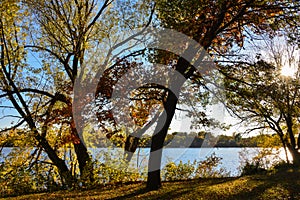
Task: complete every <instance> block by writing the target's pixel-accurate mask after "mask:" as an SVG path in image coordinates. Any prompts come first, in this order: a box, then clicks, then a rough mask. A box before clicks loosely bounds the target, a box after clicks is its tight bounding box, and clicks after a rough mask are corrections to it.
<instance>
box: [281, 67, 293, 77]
mask: <svg viewBox="0 0 300 200" xmlns="http://www.w3.org/2000/svg"><path fill="white" fill-rule="evenodd" d="M295 74H296V70H295V69H294V68H292V67H288V66H284V67H283V68H282V69H281V75H283V76H287V77H294V76H295Z"/></svg>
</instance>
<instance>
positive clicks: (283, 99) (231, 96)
mask: <svg viewBox="0 0 300 200" xmlns="http://www.w3.org/2000/svg"><path fill="white" fill-rule="evenodd" d="M287 33H288V32H285V34H287ZM275 41H279V42H275ZM265 44H267V45H265V46H264V50H263V51H262V53H263V54H265V56H264V57H261V56H260V55H259V54H258V55H257V57H256V59H255V60H254V61H253V62H249V63H248V62H241V63H240V64H236V65H231V66H227V67H224V70H225V71H226V74H227V75H228V76H227V78H226V89H227V91H228V92H227V103H228V106H229V107H230V108H231V109H232V110H233V111H234V113H235V114H236V115H237V116H239V117H240V119H241V120H242V121H244V122H246V123H247V124H251V123H253V124H254V125H255V126H254V128H253V129H255V130H256V129H271V130H272V131H274V132H275V133H276V134H277V135H278V136H279V138H280V141H281V144H282V145H283V147H284V149H286V148H287V149H288V150H289V152H290V153H291V155H292V158H293V163H294V164H295V165H299V164H300V153H299V151H298V149H297V143H296V139H295V137H296V136H297V134H298V127H299V101H300V96H299V87H300V85H299V81H298V78H299V69H300V68H299V67H300V65H299V47H298V46H297V45H295V44H293V43H289V42H288V41H287V37H286V36H282V37H275V38H274V39H268V38H266V39H265ZM267 55H270V56H267ZM287 72H288V74H287ZM291 72H292V73H291Z"/></svg>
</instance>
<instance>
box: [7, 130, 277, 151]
mask: <svg viewBox="0 0 300 200" xmlns="http://www.w3.org/2000/svg"><path fill="white" fill-rule="evenodd" d="M7 134H8V135H11V136H13V137H10V138H11V140H9V141H7V140H6V142H5V143H2V144H1V146H2V147H16V146H18V140H14V139H13V138H15V137H16V135H19V136H20V135H22V131H20V130H19V131H16V132H10V133H7ZM8 135H7V136H8ZM123 139H124V138H122V137H116V139H115V144H117V146H120V147H121V146H122V145H123V144H124V143H123V142H122V140H123ZM150 139H151V138H150V136H149V137H145V138H143V142H141V143H140V145H139V147H145V148H149V147H150V145H151V140H150ZM94 142H95V143H94V144H93V146H94V147H109V146H110V144H109V143H108V142H107V140H106V138H104V137H103V138H99V140H98V141H94ZM266 143H269V144H270V145H269V146H280V145H281V144H280V140H278V136H277V135H275V134H273V135H266V134H259V135H256V136H249V137H243V135H242V134H241V133H237V134H235V133H234V134H232V135H213V134H212V133H210V132H205V131H200V132H198V133H197V132H191V133H187V132H173V133H171V134H168V135H167V137H166V140H165V143H164V146H165V147H166V148H168V147H170V148H180V147H190V148H200V147H261V146H262V145H263V144H266ZM28 145H29V146H32V145H33V143H31V144H30V143H28Z"/></svg>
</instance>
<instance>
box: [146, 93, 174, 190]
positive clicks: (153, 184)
mask: <svg viewBox="0 0 300 200" xmlns="http://www.w3.org/2000/svg"><path fill="white" fill-rule="evenodd" d="M177 101H178V99H177V97H176V95H175V94H174V93H172V92H170V93H169V94H168V97H167V100H166V103H165V104H164V106H165V112H164V113H163V114H162V115H161V116H160V118H159V120H158V124H157V126H156V128H155V132H154V134H155V135H154V136H153V137H152V141H151V149H150V157H149V164H148V179H147V189H148V190H157V189H159V188H160V187H161V177H160V171H161V170H160V167H161V157H162V150H163V145H164V141H165V138H166V135H167V133H168V130H169V126H170V124H171V122H172V119H173V116H174V114H175V109H176V104H177Z"/></svg>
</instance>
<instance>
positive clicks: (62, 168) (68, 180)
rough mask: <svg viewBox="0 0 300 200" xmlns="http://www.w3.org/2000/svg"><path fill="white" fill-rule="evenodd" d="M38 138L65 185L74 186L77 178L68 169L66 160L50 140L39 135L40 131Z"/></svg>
mask: <svg viewBox="0 0 300 200" xmlns="http://www.w3.org/2000/svg"><path fill="white" fill-rule="evenodd" d="M36 139H37V140H38V141H39V144H40V145H41V146H42V147H43V149H44V150H45V152H46V153H47V155H48V156H49V159H50V160H51V161H52V162H53V164H54V165H55V166H56V167H57V169H58V172H59V174H60V176H61V178H62V182H63V185H66V186H67V187H72V186H73V184H74V183H75V179H74V177H73V176H72V174H71V172H70V170H69V169H68V167H67V165H66V163H65V161H64V160H62V159H61V158H59V157H58V156H57V153H56V152H55V150H54V149H53V148H52V147H51V146H50V145H49V143H48V141H47V140H46V139H45V138H44V137H41V136H40V135H38V133H36Z"/></svg>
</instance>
